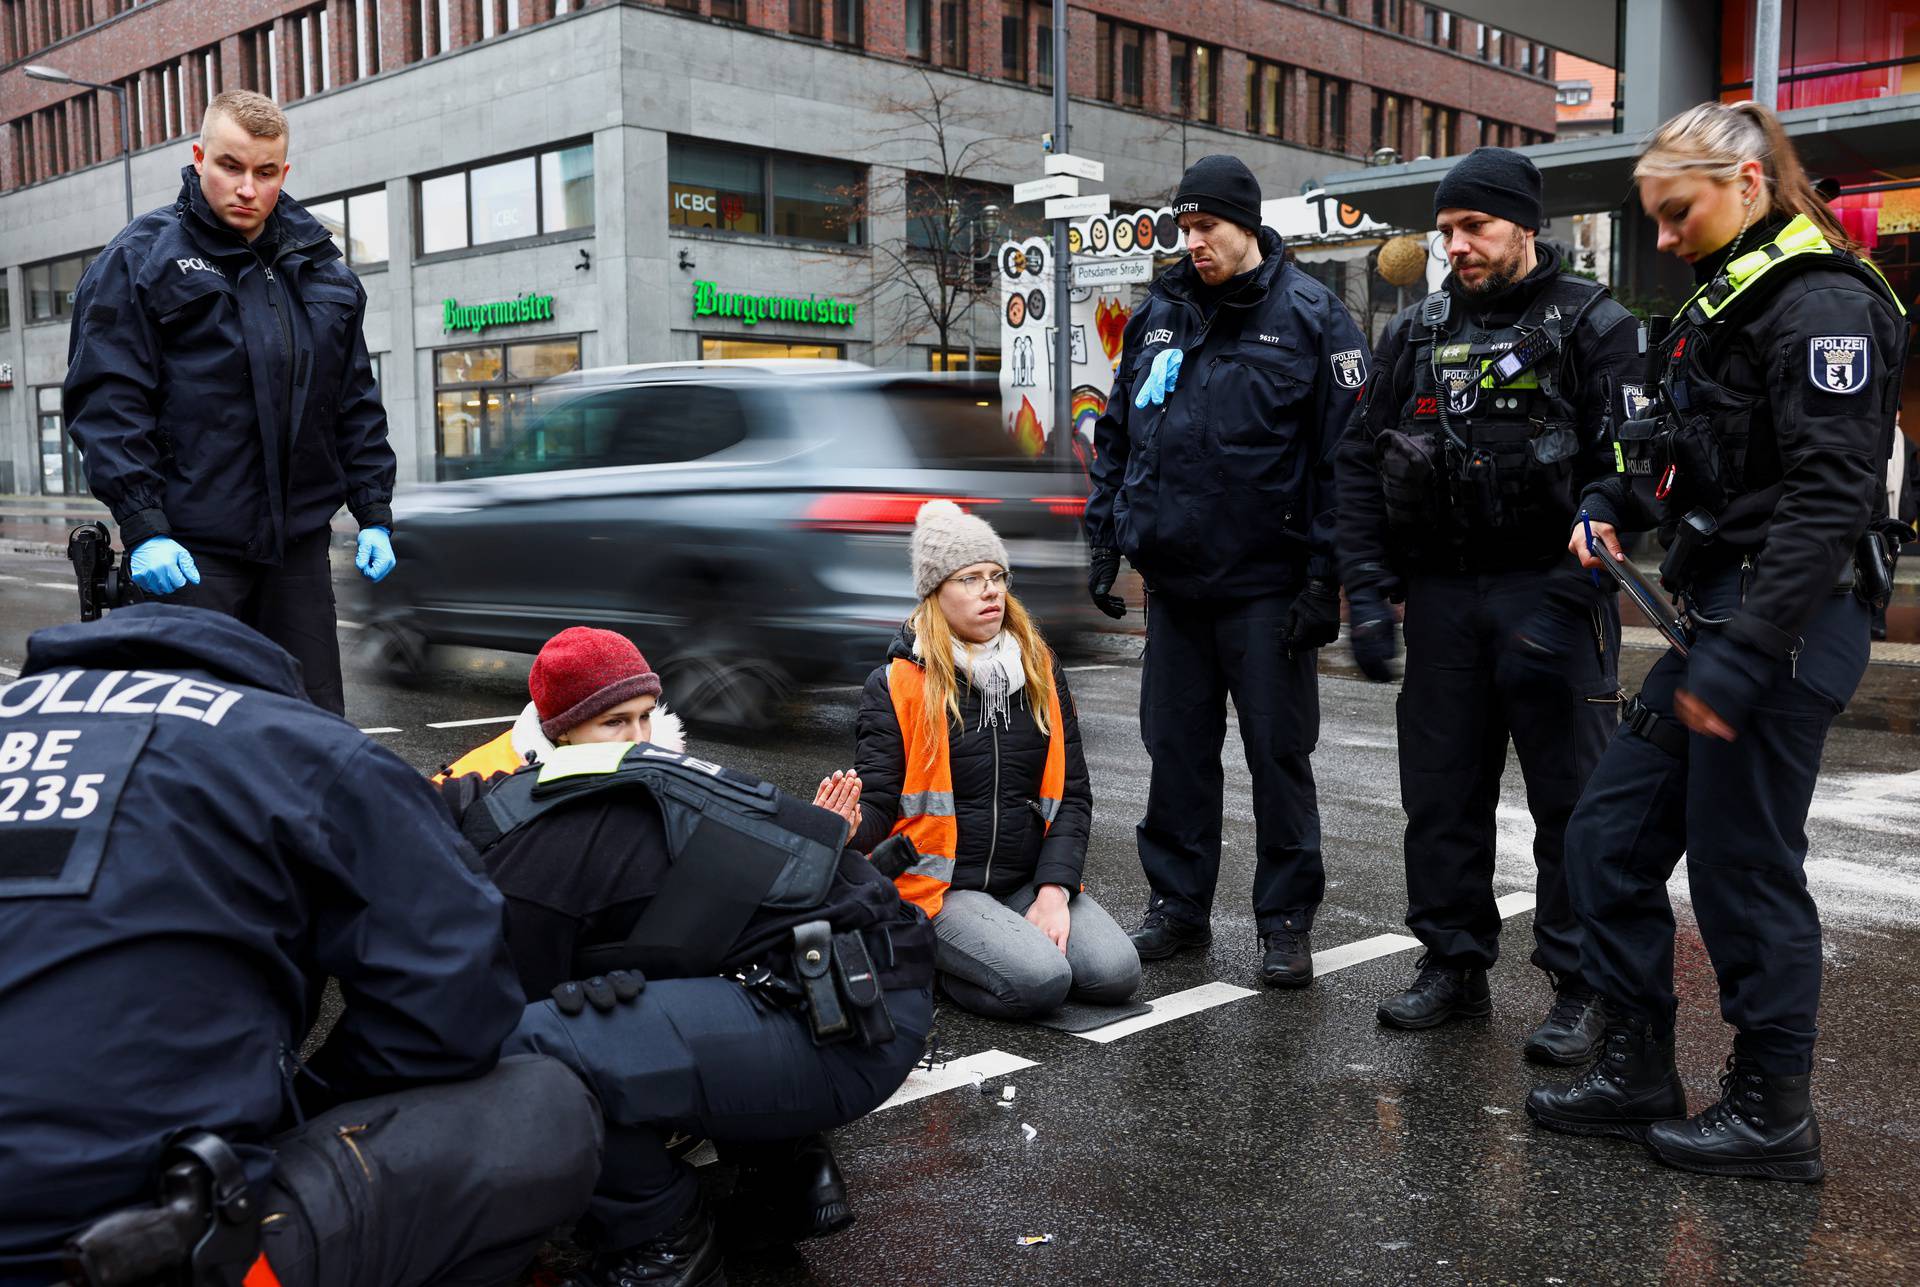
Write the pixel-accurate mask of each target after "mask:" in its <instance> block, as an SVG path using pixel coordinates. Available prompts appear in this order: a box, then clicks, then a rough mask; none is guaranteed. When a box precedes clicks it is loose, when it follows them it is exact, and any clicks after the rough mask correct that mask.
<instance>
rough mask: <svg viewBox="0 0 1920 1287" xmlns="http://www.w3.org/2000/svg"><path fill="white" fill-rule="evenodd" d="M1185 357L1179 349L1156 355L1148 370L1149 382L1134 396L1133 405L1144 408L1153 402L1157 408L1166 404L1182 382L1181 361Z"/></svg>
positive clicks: (1160, 352)
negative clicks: (1174, 389)
mask: <svg viewBox="0 0 1920 1287" xmlns="http://www.w3.org/2000/svg"><path fill="white" fill-rule="evenodd" d="M1185 356H1186V355H1185V354H1184V353H1182V352H1181V351H1180V350H1179V349H1161V350H1160V351H1159V352H1158V353H1156V354H1154V357H1153V365H1152V366H1150V367H1148V368H1147V382H1146V383H1145V384H1143V385H1141V386H1140V392H1138V393H1136V394H1134V395H1133V405H1134V406H1136V407H1144V406H1146V405H1147V404H1148V403H1149V402H1151V403H1152V404H1153V405H1154V406H1156V407H1157V406H1159V405H1160V404H1161V403H1163V402H1165V401H1166V400H1167V395H1168V394H1169V393H1172V392H1173V386H1174V385H1176V384H1178V383H1179V382H1180V361H1181V359H1182V358H1184V357H1185Z"/></svg>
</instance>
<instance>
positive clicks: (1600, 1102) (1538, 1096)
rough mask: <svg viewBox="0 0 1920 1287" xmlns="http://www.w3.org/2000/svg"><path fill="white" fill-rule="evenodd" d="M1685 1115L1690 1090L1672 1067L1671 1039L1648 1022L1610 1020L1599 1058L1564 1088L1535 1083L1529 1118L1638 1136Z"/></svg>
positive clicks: (1577, 1131) (1572, 1129) (1558, 1127)
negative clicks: (1655, 1030)
mask: <svg viewBox="0 0 1920 1287" xmlns="http://www.w3.org/2000/svg"><path fill="white" fill-rule="evenodd" d="M1686 1115H1687V1092H1686V1089H1685V1088H1684V1087H1682V1086H1681V1085H1680V1074H1679V1073H1678V1072H1677V1071H1676V1070H1675V1069H1674V1066H1673V1038H1672V1037H1671V1036H1667V1037H1656V1036H1654V1035H1653V1028H1652V1027H1651V1025H1649V1024H1647V1023H1645V1022H1628V1021H1626V1020H1622V1019H1613V1018H1609V1020H1608V1022H1607V1028H1606V1040H1605V1043H1604V1044H1603V1045H1602V1047H1601V1050H1600V1053H1599V1056H1598V1057H1597V1058H1595V1059H1594V1061H1593V1062H1592V1063H1591V1064H1589V1065H1587V1068H1586V1070H1585V1071H1584V1072H1582V1073H1581V1074H1580V1075H1579V1076H1578V1077H1575V1078H1574V1079H1573V1080H1572V1081H1570V1082H1568V1083H1566V1084H1565V1085H1563V1086H1536V1087H1534V1089H1533V1090H1532V1091H1530V1092H1528V1094H1527V1116H1528V1117H1531V1118H1532V1119H1533V1120H1534V1122H1535V1123H1536V1124H1537V1125H1540V1126H1544V1127H1546V1128H1547V1129H1548V1130H1550V1131H1563V1132H1565V1133H1566V1134H1568V1135H1613V1136H1618V1137H1619V1138H1621V1139H1628V1140H1639V1139H1645V1138H1646V1136H1647V1128H1648V1127H1650V1126H1652V1125H1653V1124H1654V1123H1655V1122H1667V1121H1670V1120H1671V1119H1673V1118H1676V1117H1685V1116H1686Z"/></svg>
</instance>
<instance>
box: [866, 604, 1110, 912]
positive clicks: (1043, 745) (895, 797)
mask: <svg viewBox="0 0 1920 1287" xmlns="http://www.w3.org/2000/svg"><path fill="white" fill-rule="evenodd" d="M896 657H904V658H906V659H907V660H908V661H911V662H913V663H914V664H915V665H918V664H919V662H918V659H916V658H915V657H914V655H913V636H912V634H911V631H910V628H909V627H905V626H903V627H901V630H900V633H899V634H898V635H896V636H895V637H894V641H893V646H892V647H891V648H890V649H888V651H887V658H888V661H889V663H891V661H892V659H893V658H896ZM887 669H888V668H887V666H881V667H880V668H879V669H877V670H875V671H874V672H873V673H872V674H871V675H868V676H867V686H866V690H865V692H863V693H862V694H861V697H860V714H859V717H858V719H857V720H856V722H855V725H854V736H855V745H854V753H853V766H854V769H855V770H856V771H857V772H858V773H859V774H860V784H861V785H860V809H861V817H860V830H859V831H858V832H857V833H856V834H855V835H854V838H853V840H852V842H851V843H852V847H853V848H855V849H858V850H860V851H861V852H862V853H866V852H869V851H871V850H872V849H873V847H874V846H875V845H877V844H879V843H880V842H881V841H882V840H885V839H886V838H887V836H888V834H889V833H890V832H892V830H893V824H894V823H895V822H896V821H898V820H899V817H900V790H901V786H902V784H903V783H904V782H905V781H906V742H905V739H904V738H903V736H902V734H901V731H900V721H899V720H898V719H897V718H896V717H895V716H894V711H893V694H892V692H891V690H890V689H889V688H888V685H887ZM1053 682H1054V684H1055V685H1056V686H1057V688H1058V690H1059V693H1060V718H1061V720H1062V721H1063V722H1064V723H1065V724H1066V730H1065V732H1066V739H1067V741H1066V753H1067V784H1066V794H1065V796H1064V797H1063V798H1062V800H1061V802H1060V812H1059V813H1058V814H1057V815H1056V816H1055V817H1054V820H1053V826H1052V828H1051V829H1048V828H1047V827H1045V826H1044V824H1043V823H1042V821H1041V818H1040V814H1039V811H1038V806H1037V805H1036V804H1035V800H1036V799H1037V798H1038V796H1039V794H1040V779H1041V775H1042V773H1043V772H1044V771H1045V769H1046V763H1047V737H1046V736H1045V735H1044V734H1042V733H1041V732H1040V725H1039V724H1038V723H1036V722H1035V720H1034V718H1033V710H1032V708H1031V707H1030V706H1029V704H1028V702H1027V700H1026V699H1027V691H1026V689H1024V688H1022V689H1021V690H1020V691H1019V692H1018V693H1015V694H1014V697H1013V700H1012V702H1011V703H1009V707H1010V709H1009V711H1008V720H1007V726H1006V727H1004V728H1002V727H1000V726H998V725H994V726H993V727H988V728H983V727H982V726H981V725H982V719H981V715H982V706H983V703H982V700H981V696H980V694H979V693H978V692H977V691H975V690H974V689H973V688H972V687H971V686H969V685H968V684H967V682H966V677H965V676H964V675H962V676H960V693H959V702H960V718H961V727H960V731H959V732H957V733H952V734H950V735H949V737H948V739H947V755H948V761H949V763H950V764H951V766H952V768H953V806H954V814H955V819H956V821H957V822H958V824H959V826H958V829H959V833H960V836H959V845H958V847H957V849H956V852H955V853H954V864H953V888H955V889H984V890H986V891H987V892H988V893H990V894H1006V893H1011V892H1012V891H1013V890H1016V889H1019V888H1020V887H1021V886H1022V885H1025V884H1027V883H1029V882H1032V883H1035V884H1042V885H1061V886H1064V887H1065V888H1066V889H1067V890H1068V891H1069V892H1078V890H1079V888H1080V874H1081V871H1082V869H1083V868H1084V867H1085V866H1086V861H1087V835H1088V833H1089V831H1090V830H1091V828H1092V824H1093V788H1092V786H1091V785H1090V784H1089V782H1088V779H1087V758H1086V756H1085V754H1083V753H1082V751H1081V748H1080V719H1079V716H1078V714H1077V713H1076V712H1075V710H1074V706H1073V694H1072V693H1071V692H1070V691H1068V689H1067V679H1066V676H1065V675H1064V674H1062V673H1061V671H1060V663H1059V661H1058V660H1057V659H1056V660H1055V662H1054V663H1053Z"/></svg>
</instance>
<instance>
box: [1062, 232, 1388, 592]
mask: <svg viewBox="0 0 1920 1287" xmlns="http://www.w3.org/2000/svg"><path fill="white" fill-rule="evenodd" d="M1260 249H1261V253H1262V254H1263V255H1264V258H1263V260H1262V261H1261V264H1260V266H1259V267H1258V268H1257V269H1255V270H1254V273H1253V278H1252V280H1251V281H1250V282H1248V283H1247V284H1246V285H1244V286H1242V287H1240V288H1238V289H1237V290H1235V291H1234V292H1233V293H1231V294H1229V295H1228V296H1227V297H1226V298H1225V299H1223V300H1221V301H1220V302H1219V303H1218V305H1217V306H1216V307H1214V308H1213V309H1212V310H1211V312H1209V311H1208V310H1207V309H1206V308H1205V307H1203V304H1202V303H1201V301H1200V298H1198V297H1197V293H1198V292H1199V288H1200V285H1201V283H1200V278H1199V274H1197V273H1196V272H1195V271H1194V269H1193V265H1192V262H1191V261H1187V260H1183V261H1181V262H1180V263H1179V264H1176V265H1175V266H1174V267H1173V268H1170V269H1168V270H1167V271H1166V272H1165V273H1162V274H1161V275H1160V277H1159V278H1158V279H1157V280H1156V281H1155V282H1154V283H1153V285H1152V286H1151V287H1150V288H1149V289H1148V292H1147V300H1146V302H1145V303H1144V304H1142V305H1141V306H1140V308H1139V309H1138V310H1136V311H1135V313H1134V315H1133V318H1132V320H1130V321H1129V322H1128V323H1127V331H1126V338H1125V341H1124V347H1123V349H1122V351H1121V355H1120V366H1119V370H1118V372H1117V374H1116V378H1115V380H1114V384H1113V391H1112V392H1111V393H1110V394H1109V395H1108V397H1107V407H1106V411H1105V412H1104V413H1103V414H1102V415H1101V417H1100V420H1099V423H1098V424H1096V425H1095V427H1094V461H1093V465H1092V468H1091V470H1090V475H1091V479H1092V492H1091V494H1090V495H1089V496H1088V498H1087V511H1086V532H1087V541H1088V543H1089V544H1090V545H1093V546H1095V547H1099V548H1106V549H1115V550H1118V551H1120V552H1121V553H1122V554H1124V555H1126V556H1127V559H1128V561H1130V562H1131V563H1132V564H1133V565H1134V567H1135V568H1137V569H1139V571H1140V575H1141V576H1142V577H1143V578H1144V579H1145V581H1146V583H1147V588H1148V589H1149V590H1152V591H1154V592H1156V593H1164V594H1171V595H1175V596H1178V597H1181V598H1196V599H1223V598H1245V597H1250V596H1253V595H1262V594H1275V593H1279V592H1283V591H1286V590H1288V589H1291V588H1294V587H1297V586H1298V585H1300V584H1301V583H1302V581H1304V580H1305V578H1306V577H1308V576H1315V577H1325V578H1329V579H1330V578H1332V577H1333V576H1334V575H1335V568H1334V557H1333V547H1334V508H1333V507H1334V496H1333V451H1334V447H1335V446H1336V445H1337V444H1338V442H1339V439H1340V435H1341V433H1342V431H1343V430H1344V429H1345V427H1346V423H1347V418H1348V416H1349V415H1350V414H1351V411H1352V408H1353V405H1354V399H1355V397H1356V396H1357V395H1358V393H1359V391H1360V388H1361V385H1362V384H1363V382H1364V381H1365V379H1366V372H1367V365H1368V359H1367V342H1366V340H1365V339H1364V338H1363V337H1362V336H1361V334H1360V331H1359V329H1358V328H1357V327H1356V326H1355V325H1354V324H1353V319H1352V318H1351V317H1350V316H1348V314H1347V310H1346V308H1345V307H1344V306H1342V305H1341V303H1340V301H1339V300H1338V299H1336V298H1335V297H1334V295H1333V292H1331V291H1329V290H1328V289H1327V288H1326V287H1325V286H1323V285H1321V284H1320V283H1319V282H1318V281H1316V280H1315V279H1313V278H1312V277H1309V276H1308V275H1307V274H1306V273H1305V272H1304V271H1302V270H1301V269H1300V268H1299V266H1298V265H1296V264H1294V263H1292V262H1291V261H1290V260H1289V259H1287V257H1286V247H1285V246H1284V244H1283V243H1282V242H1281V240H1280V237H1279V235H1278V234H1277V233H1275V232H1274V231H1273V230H1272V229H1270V228H1262V229H1261V230H1260ZM1170 346H1174V347H1178V348H1180V349H1182V350H1184V352H1185V355H1186V356H1185V357H1184V358H1183V359H1182V363H1183V365H1182V367H1181V370H1180V375H1179V379H1178V382H1177V384H1176V385H1175V388H1174V391H1173V393H1171V394H1170V395H1168V397H1167V400H1166V403H1165V405H1164V406H1154V405H1152V404H1151V403H1149V404H1148V405H1147V406H1146V407H1145V408H1144V409H1142V408H1136V407H1135V406H1134V405H1133V399H1134V395H1135V393H1136V392H1137V391H1138V390H1139V388H1140V385H1141V384H1142V383H1143V382H1144V381H1145V380H1146V377H1147V374H1148V371H1149V369H1150V368H1151V367H1152V365H1153V360H1154V357H1155V355H1156V354H1158V353H1160V352H1161V351H1162V350H1164V349H1166V348H1168V347H1170Z"/></svg>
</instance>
